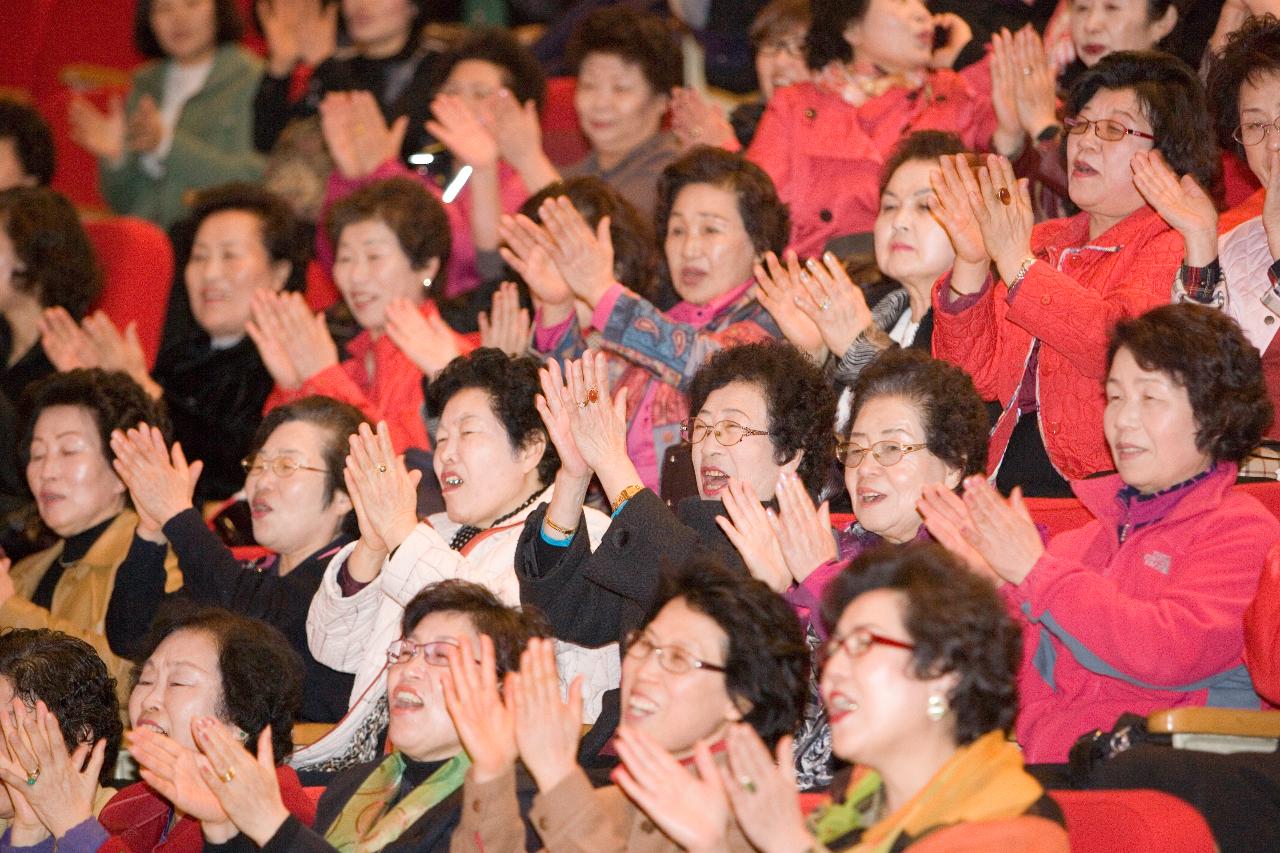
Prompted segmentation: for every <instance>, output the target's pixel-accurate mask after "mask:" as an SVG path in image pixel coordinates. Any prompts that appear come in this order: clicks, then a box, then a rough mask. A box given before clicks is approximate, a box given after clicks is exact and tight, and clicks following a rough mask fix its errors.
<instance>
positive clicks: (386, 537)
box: [342, 422, 422, 551]
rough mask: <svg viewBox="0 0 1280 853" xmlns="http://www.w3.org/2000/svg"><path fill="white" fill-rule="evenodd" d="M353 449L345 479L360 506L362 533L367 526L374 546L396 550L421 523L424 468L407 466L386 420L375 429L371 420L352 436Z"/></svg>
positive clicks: (344, 473)
mask: <svg viewBox="0 0 1280 853" xmlns="http://www.w3.org/2000/svg"><path fill="white" fill-rule="evenodd" d="M349 443H350V447H351V452H350V454H348V456H347V463H346V467H345V468H344V469H343V472H342V474H343V480H344V481H345V483H346V485H347V489H348V491H347V494H348V495H349V496H350V497H351V502H352V503H353V504H355V505H356V506H357V507H358V508H359V509H358V511H357V519H358V520H359V521H360V522H361V527H360V530H361V535H362V538H363V533H364V531H365V529H366V527H367V528H368V529H369V530H370V532H371V533H372V534H373V536H372V539H373V542H371V543H369V544H370V545H371V546H373V545H375V544H379V543H380V544H381V545H382V548H381V549H376V550H383V551H394V550H395V549H396V548H398V547H400V543H401V542H403V541H404V540H405V539H407V538H408V536H409V534H410V533H411V532H413V528H414V527H416V526H417V525H418V482H419V481H420V480H421V479H422V472H421V471H418V470H413V471H410V470H408V469H407V468H406V467H405V464H404V457H403V456H397V455H396V452H395V448H394V447H392V445H391V434H390V431H389V430H388V429H387V425H386V423H382V422H380V423H379V424H378V429H377V432H376V433H375V432H374V431H373V430H372V429H370V428H369V425H368V424H360V428H359V429H358V430H357V431H356V432H355V433H354V434H353V435H352V436H351V438H350V439H349Z"/></svg>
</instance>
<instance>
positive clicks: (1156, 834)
mask: <svg viewBox="0 0 1280 853" xmlns="http://www.w3.org/2000/svg"><path fill="white" fill-rule="evenodd" d="M1050 796H1052V797H1053V799H1054V800H1055V801H1056V802H1057V803H1058V805H1059V806H1061V808H1062V813H1063V815H1064V816H1065V817H1066V819H1067V834H1068V835H1069V836H1070V839H1071V849H1072V851H1074V853H1214V851H1215V850H1217V845H1216V844H1215V842H1214V839H1213V833H1212V832H1210V831H1209V825H1208V824H1207V823H1205V820H1204V818H1203V817H1201V815H1200V812H1198V811H1196V810H1195V809H1194V808H1192V807H1191V806H1190V805H1189V804H1188V803H1186V802H1184V801H1182V800H1180V799H1178V798H1177V797H1175V796H1172V795H1171V794H1163V793H1160V792H1159V791H1143V790H1133V791H1051V792H1050Z"/></svg>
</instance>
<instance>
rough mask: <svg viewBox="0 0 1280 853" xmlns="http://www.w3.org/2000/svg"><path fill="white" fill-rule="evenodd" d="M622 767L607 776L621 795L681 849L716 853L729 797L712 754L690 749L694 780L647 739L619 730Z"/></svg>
mask: <svg viewBox="0 0 1280 853" xmlns="http://www.w3.org/2000/svg"><path fill="white" fill-rule="evenodd" d="M614 743H615V744H616V746H617V749H618V756H619V757H620V758H621V759H622V764H621V766H620V767H618V768H617V769H616V770H614V771H613V773H612V778H613V781H614V782H615V783H616V784H617V786H618V787H619V788H621V789H622V792H623V793H624V794H626V795H627V797H628V798H629V799H630V800H631V801H632V802H633V803H635V804H636V805H637V806H638V807H639V808H640V810H641V811H643V812H644V813H645V814H646V815H648V816H649V819H650V820H651V821H653V822H654V824H655V825H657V827H658V828H659V829H661V830H662V831H663V832H664V833H665V834H666V835H667V836H668V837H669V838H670V839H671V840H672V841H674V842H676V843H677V844H679V845H680V847H682V848H683V849H685V850H690V851H695V850H697V851H701V850H717V849H721V848H722V845H723V844H724V841H725V836H726V833H727V832H728V828H729V798H728V794H726V793H725V790H724V783H723V781H722V780H721V778H720V771H719V769H718V768H717V767H716V763H715V759H713V758H712V757H711V749H710V748H709V747H708V746H707V744H706V743H705V742H703V741H699V742H698V744H697V745H696V746H695V747H694V748H693V759H694V766H695V767H696V768H697V771H698V774H697V775H696V776H695V775H694V774H693V773H692V772H690V771H689V770H686V769H685V767H684V766H683V765H682V764H681V763H680V762H679V761H677V760H676V759H675V757H674V756H672V755H671V753H669V752H667V751H666V750H665V749H663V748H662V747H661V746H660V745H659V744H658V743H657V741H655V740H654V739H653V738H652V737H650V736H649V735H647V734H645V733H644V732H642V731H640V730H639V729H635V728H632V727H631V726H626V725H620V726H618V737H617V740H615V741H614Z"/></svg>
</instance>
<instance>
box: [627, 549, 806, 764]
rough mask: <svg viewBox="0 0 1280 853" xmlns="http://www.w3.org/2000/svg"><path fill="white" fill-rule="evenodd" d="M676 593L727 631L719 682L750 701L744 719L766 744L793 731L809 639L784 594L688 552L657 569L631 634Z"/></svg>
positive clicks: (732, 695) (803, 687)
mask: <svg viewBox="0 0 1280 853" xmlns="http://www.w3.org/2000/svg"><path fill="white" fill-rule="evenodd" d="M676 599H681V600H683V601H684V603H685V604H687V605H688V606H689V608H690V609H692V610H695V611H697V612H698V613H701V614H703V615H704V616H708V617H710V618H711V620H712V621H714V622H715V623H716V625H718V626H719V627H720V630H722V631H724V633H725V635H726V636H727V637H728V639H729V645H728V649H727V651H726V655H725V664H724V681H725V689H726V691H727V692H728V694H729V697H730V698H731V699H733V700H734V702H735V703H738V704H739V705H740V706H741V705H742V704H745V705H747V706H749V709H748V710H747V711H745V712H744V713H743V717H742V719H743V722H745V723H747V724H749V725H750V726H751V727H752V728H753V729H755V730H756V734H758V735H760V738H761V739H762V740H763V741H764V742H765V743H767V744H769V746H770V747H773V746H775V745H776V744H777V742H778V740H779V739H780V738H782V737H783V736H784V735H789V734H791V733H793V732H794V731H795V730H796V727H797V726H798V725H799V724H800V717H801V714H802V713H803V712H804V705H805V701H806V700H807V697H808V691H809V687H808V685H809V647H808V645H807V644H806V643H805V639H804V629H803V628H802V627H801V626H800V621H799V620H798V619H797V618H796V614H795V611H794V610H793V609H792V608H791V605H789V604H788V603H787V602H786V599H784V598H783V597H782V596H780V595H778V594H777V593H776V592H774V591H773V590H771V589H769V587H768V586H766V585H765V584H764V583H762V582H761V581H758V580H756V579H755V578H752V577H749V576H747V575H745V574H742V573H739V572H734V571H732V570H730V569H729V568H727V567H726V566H725V565H724V564H723V563H721V562H720V561H719V560H717V559H715V558H714V557H710V556H701V555H700V556H696V557H691V558H689V559H688V560H686V561H685V562H684V563H682V564H680V565H679V566H677V567H674V568H673V569H669V570H666V571H664V572H663V573H662V578H661V583H660V586H659V592H658V597H657V599H656V600H655V601H654V604H653V606H652V607H651V608H650V609H649V612H648V614H647V615H646V616H645V618H644V620H643V622H642V623H641V625H640V627H639V629H638V630H637V631H636V632H634V633H633V634H632V636H633V637H634V636H637V635H638V634H639V633H640V632H642V631H643V630H644V629H645V628H646V627H648V625H649V623H650V622H652V621H653V620H654V619H655V618H656V617H657V615H658V614H659V613H660V612H661V611H662V608H664V607H666V606H667V604H669V603H670V602H672V601H674V600H676Z"/></svg>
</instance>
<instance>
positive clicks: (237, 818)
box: [197, 580, 555, 853]
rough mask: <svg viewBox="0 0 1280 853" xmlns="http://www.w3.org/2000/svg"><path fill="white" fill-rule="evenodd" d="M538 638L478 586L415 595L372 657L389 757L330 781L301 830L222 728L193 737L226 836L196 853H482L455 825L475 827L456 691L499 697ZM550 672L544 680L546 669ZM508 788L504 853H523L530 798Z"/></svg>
mask: <svg viewBox="0 0 1280 853" xmlns="http://www.w3.org/2000/svg"><path fill="white" fill-rule="evenodd" d="M545 636H546V630H545V626H544V624H543V623H542V621H541V619H540V618H539V617H538V616H537V615H536V614H533V613H530V612H525V611H521V610H519V609H517V608H513V607H508V606H506V605H504V604H503V603H502V602H501V601H500V600H499V599H498V597H497V596H495V595H494V594H493V593H492V592H490V591H489V590H487V589H485V588H484V587H482V586H479V585H477V584H473V583H468V582H467V581H462V580H448V581H441V582H439V583H435V584H431V585H429V586H427V587H426V588H425V589H423V590H422V591H421V592H419V593H418V594H417V595H415V596H413V598H412V599H410V600H409V601H408V602H407V603H406V605H405V608H404V619H403V621H402V623H401V626H400V637H399V639H396V640H394V641H392V643H391V644H390V646H389V647H387V648H385V649H384V650H382V654H384V655H385V657H384V660H385V661H386V668H387V705H388V711H387V717H386V723H385V725H386V726H387V740H388V742H389V745H390V750H389V751H388V752H387V753H386V754H379V755H378V756H377V757H375V758H374V759H372V760H370V761H367V762H364V763H361V764H357V765H355V766H353V767H350V768H348V769H347V770H345V771H343V772H341V773H339V774H338V775H337V776H335V777H334V778H333V779H332V780H331V781H330V782H329V784H328V785H327V787H326V788H325V791H324V793H323V794H322V795H321V797H320V802H319V804H318V805H317V807H316V818H315V823H314V824H313V825H310V826H308V825H307V824H306V823H304V822H303V821H301V820H299V819H298V818H297V817H296V816H291V815H290V814H289V811H288V809H287V808H286V806H285V803H284V801H283V800H282V799H281V796H280V786H279V783H278V782H277V780H276V774H275V773H274V772H273V771H272V770H270V769H268V768H267V766H266V764H265V763H264V762H263V761H262V760H261V758H255V757H254V756H253V755H252V754H251V753H250V752H249V751H247V750H246V749H245V748H244V746H242V745H241V744H240V743H239V742H237V740H235V739H234V738H233V737H232V736H231V735H230V733H228V732H227V731H226V729H225V728H224V727H222V726H217V725H209V726H207V727H205V728H203V729H201V730H199V732H198V734H197V744H198V746H199V748H200V749H201V751H202V752H203V753H204V755H205V757H206V758H207V759H208V761H209V763H210V764H211V765H212V766H213V767H214V768H216V769H218V770H221V769H222V768H226V773H225V775H224V781H222V782H217V781H215V782H213V783H212V784H211V785H210V790H211V791H212V792H213V794H214V795H216V797H217V800H218V802H219V803H220V804H221V807H222V810H223V811H224V812H225V813H226V816H227V818H228V820H229V822H230V823H231V824H233V826H232V827H231V828H230V831H229V832H223V833H220V835H219V837H216V838H215V837H210V836H207V841H206V844H205V849H206V850H208V851H210V853H232V851H237V850H244V849H246V846H250V845H256V846H255V847H251V849H262V850H264V851H290V853H298V851H302V853H310V851H316V853H326V852H327V853H333V851H339V850H341V851H353V850H358V851H385V853H430V851H440V853H445V851H450V850H454V851H457V850H476V849H481V850H483V849H488V848H485V847H479V846H477V845H475V844H474V841H473V837H474V833H473V832H471V831H469V830H468V829H467V828H466V827H465V822H466V821H467V820H471V821H474V820H476V819H482V818H484V816H483V815H480V814H475V813H474V812H476V810H477V809H478V808H479V805H473V804H474V803H475V798H474V797H466V798H464V795H463V785H464V782H465V783H466V784H467V785H468V786H470V785H472V784H473V780H475V778H476V776H477V775H478V774H479V773H480V772H481V771H482V770H484V767H483V765H482V763H481V762H480V761H479V760H478V759H477V757H476V756H475V755H469V754H468V752H469V750H467V749H465V748H464V741H463V739H462V736H461V735H462V731H463V730H464V724H465V723H466V722H468V721H467V720H465V719H459V716H460V714H461V713H462V712H463V709H462V708H460V707H459V703H458V702H457V698H456V694H457V693H459V692H460V691H462V690H463V689H464V687H465V685H464V684H463V682H464V681H465V680H466V679H474V680H475V681H477V682H483V683H484V684H486V685H487V686H488V687H489V688H490V689H491V690H493V691H494V692H495V693H496V691H497V685H498V684H506V685H511V684H512V683H513V682H512V678H513V676H514V675H515V673H516V670H517V669H518V668H520V663H521V660H522V658H521V655H522V653H523V652H524V651H525V649H526V647H527V646H529V644H530V643H531V642H534V638H535V637H545ZM550 667H551V673H552V677H553V678H554V675H555V664H554V662H553V663H551V664H550ZM451 672H452V673H453V674H452V675H451ZM498 704H499V706H500V704H501V702H500V701H499V703H498ZM465 710H467V711H469V710H471V709H470V708H467V709H465ZM513 777H514V778H517V779H519V782H517V783H515V784H513V785H512V788H513V789H514V790H512V791H511V794H512V804H513V805H514V806H515V809H516V817H515V824H516V825H518V826H519V827H520V829H519V830H518V834H519V836H520V837H519V841H518V843H516V844H514V845H513V847H512V849H513V850H514V849H520V850H524V849H526V846H525V845H526V838H527V839H528V842H530V843H532V842H533V840H534V839H535V837H536V836H535V835H534V832H533V830H532V828H531V827H530V826H528V825H527V824H525V823H523V822H522V820H521V817H520V815H521V814H522V813H525V812H527V811H528V806H529V802H530V801H531V800H532V798H533V795H534V793H535V792H536V788H535V787H534V784H533V781H532V780H531V779H529V777H528V776H527V775H525V774H523V773H521V774H519V776H515V774H514V773H513ZM517 798H518V799H517ZM464 805H465V806H466V808H465V809H464ZM460 823H462V824H463V826H461V827H460V826H459V824H460ZM528 849H533V848H532V847H529V848H528Z"/></svg>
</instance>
